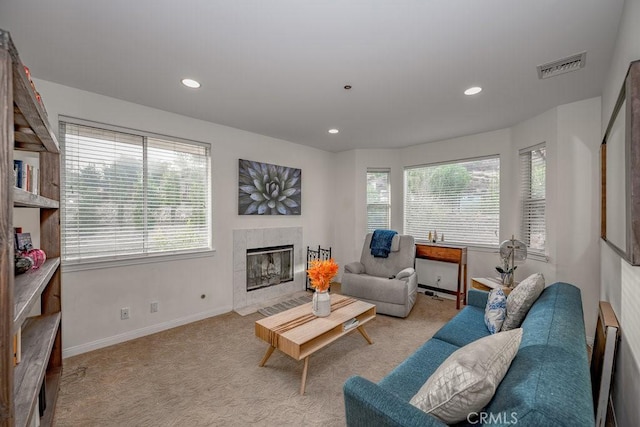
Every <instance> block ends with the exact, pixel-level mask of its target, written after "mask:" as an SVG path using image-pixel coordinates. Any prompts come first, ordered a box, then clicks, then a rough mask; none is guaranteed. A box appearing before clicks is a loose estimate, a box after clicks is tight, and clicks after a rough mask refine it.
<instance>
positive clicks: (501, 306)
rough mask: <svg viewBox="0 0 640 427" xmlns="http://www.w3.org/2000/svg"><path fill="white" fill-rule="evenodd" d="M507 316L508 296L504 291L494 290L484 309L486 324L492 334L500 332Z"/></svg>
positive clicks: (490, 293)
mask: <svg viewBox="0 0 640 427" xmlns="http://www.w3.org/2000/svg"><path fill="white" fill-rule="evenodd" d="M506 316H507V296H506V295H505V294H504V291H503V290H502V289H492V290H491V292H489V298H487V306H486V307H485V309H484V324H485V325H487V329H489V332H491V333H492V334H495V333H497V332H500V329H501V328H502V324H503V323H504V319H505V317H506Z"/></svg>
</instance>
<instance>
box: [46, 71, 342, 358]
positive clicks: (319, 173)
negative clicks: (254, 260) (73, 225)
mask: <svg viewBox="0 0 640 427" xmlns="http://www.w3.org/2000/svg"><path fill="white" fill-rule="evenodd" d="M35 83H36V85H37V87H38V90H39V91H40V93H41V94H42V97H43V99H44V100H45V103H46V108H47V110H48V112H49V117H50V119H51V121H52V122H54V123H56V121H57V118H58V115H66V116H71V117H77V118H81V119H86V120H93V121H97V122H102V123H107V124H111V125H116V126H123V127H128V128H131V129H139V130H143V131H148V132H154V133H158V134H162V135H168V136H176V137H180V138H186V139H192V140H195V141H201V142H204V143H210V144H211V149H212V180H213V242H214V247H215V249H216V251H215V252H214V253H213V254H211V255H210V256H207V257H204V258H197V257H194V258H192V259H184V260H171V261H163V262H157V263H148V264H140V265H136V266H121V267H113V268H107V269H100V270H85V271H74V272H71V271H66V270H65V269H64V268H63V277H62V283H63V289H62V292H63V294H62V304H63V312H64V316H63V325H62V331H63V353H64V355H65V356H69V355H72V354H76V353H80V352H84V351H88V350H91V349H94V348H98V347H101V346H105V345H109V344H113V343H116V342H120V341H124V340H126V339H130V338H132V337H135V336H140V335H144V334H148V333H151V332H154V331H158V330H161V329H165V328H169V327H173V326H175V325H178V324H182V323H187V322H190V321H193V320H197V319H200V318H205V317H208V316H212V315H215V314H220V313H224V312H227V311H230V310H231V308H232V304H233V300H232V298H233V292H232V274H233V260H232V256H233V247H232V243H233V240H232V230H233V229H242V228H268V227H292V226H298V227H302V228H303V245H305V246H306V245H310V246H317V245H319V244H320V245H322V246H323V247H325V246H328V245H331V243H332V242H331V230H332V229H331V227H332V224H333V214H334V207H333V201H334V198H333V196H332V194H331V179H332V178H331V171H332V168H333V157H334V156H333V155H332V154H330V153H327V152H324V151H321V150H316V149H312V148H309V147H305V146H302V145H298V144H293V143H290V142H286V141H282V140H277V139H273V138H268V137H265V136H261V135H257V134H252V133H250V132H245V131H241V130H237V129H233V128H229V127H225V126H220V125H216V124H213V123H209V122H204V121H200V120H195V119H191V118H187V117H184V116H179V115H176V114H171V113H167V112H164V111H160V110H156V109H152V108H148V107H144V106H141V105H136V104H132V103H128V102H123V101H120V100H116V99H113V98H108V97H104V96H101V95H97V94H94V93H89V92H84V91H80V90H77V89H73V88H69V87H65V86H61V85H58V84H54V83H50V82H47V81H41V80H37V81H36V82H35ZM54 127H57V126H56V125H55V124H54ZM239 158H243V159H250V160H257V161H261V162H267V163H275V164H279V165H285V166H290V167H296V168H300V169H302V177H303V179H302V215H300V216H286V217H282V216H278V217H275V216H274V217H258V216H240V215H238V213H237V200H238V198H237V191H238V190H237V188H238V187H237V185H238V159H239ZM302 262H304V261H302ZM201 295H206V297H205V298H204V299H202V298H201ZM151 301H158V302H159V305H160V311H159V312H158V313H153V314H151V313H150V309H149V304H150V302H151ZM121 307H130V316H131V318H130V319H129V320H125V321H123V320H120V308H121Z"/></svg>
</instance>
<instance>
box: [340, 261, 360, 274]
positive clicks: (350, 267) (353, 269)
mask: <svg viewBox="0 0 640 427" xmlns="http://www.w3.org/2000/svg"><path fill="white" fill-rule="evenodd" d="M344 271H345V272H347V273H353V274H362V273H364V265H362V263H361V262H359V261H354V262H350V263H349V264H347V265H345V266H344Z"/></svg>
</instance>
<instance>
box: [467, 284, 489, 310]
mask: <svg viewBox="0 0 640 427" xmlns="http://www.w3.org/2000/svg"><path fill="white" fill-rule="evenodd" d="M488 297H489V292H487V291H481V290H480V289H469V293H468V294H467V305H472V306H474V307H480V308H482V309H484V308H485V307H486V306H487V298H488Z"/></svg>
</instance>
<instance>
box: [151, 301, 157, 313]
mask: <svg viewBox="0 0 640 427" xmlns="http://www.w3.org/2000/svg"><path fill="white" fill-rule="evenodd" d="M151 312H152V313H157V312H158V301H154V302H152V303H151Z"/></svg>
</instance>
